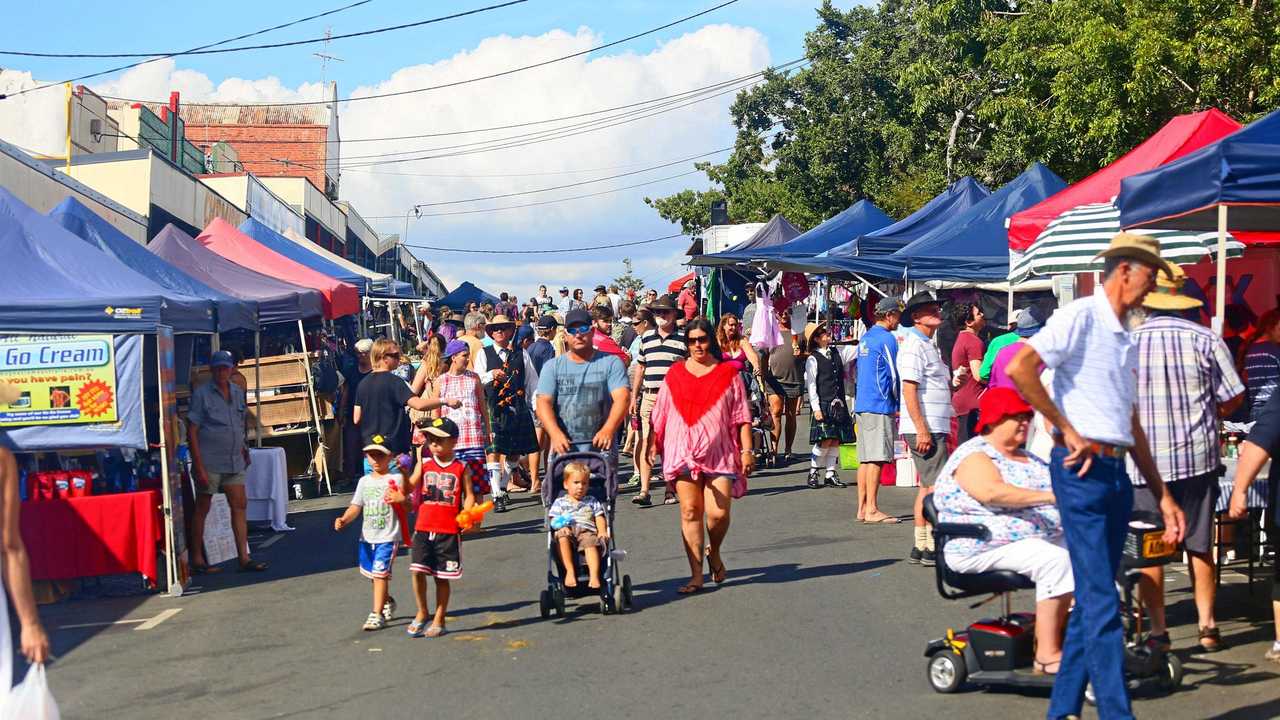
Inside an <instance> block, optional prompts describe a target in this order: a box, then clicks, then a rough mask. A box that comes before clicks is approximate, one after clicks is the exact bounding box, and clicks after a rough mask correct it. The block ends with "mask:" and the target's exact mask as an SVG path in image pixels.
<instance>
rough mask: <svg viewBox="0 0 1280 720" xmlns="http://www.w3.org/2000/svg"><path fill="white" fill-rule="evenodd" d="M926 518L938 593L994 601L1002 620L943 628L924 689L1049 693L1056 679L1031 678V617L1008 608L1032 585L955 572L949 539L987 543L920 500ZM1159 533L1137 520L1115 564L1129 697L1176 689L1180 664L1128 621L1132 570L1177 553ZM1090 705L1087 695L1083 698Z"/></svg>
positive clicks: (993, 574) (1014, 578)
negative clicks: (946, 556) (947, 553)
mask: <svg viewBox="0 0 1280 720" xmlns="http://www.w3.org/2000/svg"><path fill="white" fill-rule="evenodd" d="M925 515H926V517H927V518H928V520H929V522H930V523H931V524H932V525H933V533H934V544H935V545H936V546H937V548H938V564H937V565H936V566H935V567H936V577H937V585H938V593H939V594H940V595H942V597H944V598H947V599H948V600H958V599H961V598H967V597H975V596H980V595H989V596H991V597H989V598H988V599H987V600H983V601H981V602H978V603H976V604H974V605H972V606H971V607H973V608H976V607H979V606H980V605H983V604H985V603H987V602H989V601H990V600H995V599H997V598H998V599H1000V600H1001V602H1002V603H1003V608H1002V614H1001V615H1000V617H998V618H987V619H982V620H979V621H977V622H975V623H973V624H971V625H969V627H967V628H965V629H963V630H959V631H957V630H955V629H948V630H947V633H946V636H945V637H942V638H939V639H937V640H933V641H931V642H930V643H929V645H928V647H926V648H925V651H924V654H925V657H926V658H928V666H927V668H928V672H927V676H928V679H929V685H931V686H932V687H933V689H934V690H935V691H937V692H940V693H954V692H957V691H959V690H960V689H961V688H963V687H964V686H965V684H966V683H972V684H974V685H978V686H983V687H1018V688H1052V687H1053V680H1054V676H1053V675H1051V674H1043V673H1036V672H1034V670H1033V661H1034V659H1035V643H1034V638H1035V620H1036V619H1035V615H1033V614H1030V613H1015V612H1012V610H1011V607H1010V593H1012V592H1013V591H1015V590H1029V589H1034V588H1035V584H1034V583H1032V582H1031V580H1030V578H1027V577H1025V576H1023V575H1019V574H1017V573H1014V572H1010V571H1007V570H994V571H990V572H985V573H958V572H955V571H953V570H950V569H949V568H948V567H947V564H946V562H944V560H943V549H944V547H945V546H946V543H947V541H949V540H952V539H955V538H963V537H969V538H977V539H985V538H986V537H988V530H987V528H986V527H985V526H983V525H979V524H960V523H938V521H937V519H938V516H937V511H936V509H935V508H934V505H933V497H932V496H930V497H927V498H925ZM1163 534H1164V527H1163V525H1162V522H1161V520H1160V519H1159V518H1158V517H1154V518H1153V517H1151V516H1147V515H1142V514H1139V513H1135V514H1134V517H1133V519H1132V520H1130V523H1129V534H1128V537H1127V538H1126V539H1125V549H1124V556H1123V559H1122V560H1121V567H1120V573H1119V575H1120V577H1119V578H1117V580H1118V581H1119V584H1120V586H1121V590H1122V593H1121V609H1122V612H1123V613H1124V617H1125V618H1126V622H1125V677H1126V683H1127V685H1128V687H1129V690H1130V691H1135V690H1145V689H1157V690H1159V691H1162V692H1172V691H1173V690H1175V689H1176V688H1177V687H1178V686H1179V685H1180V684H1181V683H1182V664H1181V662H1180V661H1179V660H1178V658H1177V657H1176V656H1175V655H1173V654H1172V653H1168V652H1165V651H1163V650H1160V649H1159V648H1156V647H1153V646H1151V645H1149V644H1147V643H1145V642H1143V641H1142V623H1141V616H1140V615H1137V616H1135V614H1134V607H1135V601H1134V588H1135V586H1136V585H1137V582H1138V576H1139V573H1138V570H1139V569H1141V568H1144V567H1150V566H1154V565H1162V564H1164V563H1167V562H1169V561H1170V560H1172V559H1173V558H1174V556H1175V554H1176V552H1177V548H1176V547H1173V546H1170V545H1168V544H1167V543H1165V542H1164V541H1163V539H1162V537H1161V536H1162V535H1163ZM1085 699H1086V700H1087V701H1088V702H1090V703H1092V702H1093V694H1092V688H1089V689H1088V690H1087V691H1086V693H1085Z"/></svg>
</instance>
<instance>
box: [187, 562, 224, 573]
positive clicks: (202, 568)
mask: <svg viewBox="0 0 1280 720" xmlns="http://www.w3.org/2000/svg"><path fill="white" fill-rule="evenodd" d="M191 572H192V573H194V574H196V575H216V574H218V573H220V572H222V568H220V567H218V566H217V565H209V564H207V563H201V564H199V565H197V564H195V563H192V564H191Z"/></svg>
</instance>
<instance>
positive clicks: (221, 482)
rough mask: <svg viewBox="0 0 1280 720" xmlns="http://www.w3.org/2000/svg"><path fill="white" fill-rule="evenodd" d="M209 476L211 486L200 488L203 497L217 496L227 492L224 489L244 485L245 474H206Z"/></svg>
mask: <svg viewBox="0 0 1280 720" xmlns="http://www.w3.org/2000/svg"><path fill="white" fill-rule="evenodd" d="M205 474H206V475H208V476H209V484H208V485H206V486H204V487H202V488H199V491H200V494H201V495H217V494H218V493H220V492H225V490H224V488H225V487H226V486H228V485H244V473H243V472H238V473H220V472H211V473H205Z"/></svg>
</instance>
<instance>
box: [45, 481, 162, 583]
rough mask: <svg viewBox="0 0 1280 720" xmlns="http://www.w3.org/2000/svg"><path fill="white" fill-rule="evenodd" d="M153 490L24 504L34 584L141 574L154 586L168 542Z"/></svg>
mask: <svg viewBox="0 0 1280 720" xmlns="http://www.w3.org/2000/svg"><path fill="white" fill-rule="evenodd" d="M160 504H161V501H160V493H158V492H156V491H155V490H145V491H143V492H134V493H120V494H117V495H93V496H90V497H82V498H70V499H67V500H45V501H36V502H24V503H22V522H21V525H22V541H23V542H24V543H26V546H27V555H28V556H30V558H31V578H32V579H33V580H69V579H72V578H81V577H93V576H95V575H115V574H122V573H130V572H136V573H142V574H143V575H144V576H146V578H147V582H148V583H150V584H151V585H154V584H155V581H156V545H157V543H159V542H160V539H161V538H162V537H163V536H164V535H163V531H162V526H161V524H160Z"/></svg>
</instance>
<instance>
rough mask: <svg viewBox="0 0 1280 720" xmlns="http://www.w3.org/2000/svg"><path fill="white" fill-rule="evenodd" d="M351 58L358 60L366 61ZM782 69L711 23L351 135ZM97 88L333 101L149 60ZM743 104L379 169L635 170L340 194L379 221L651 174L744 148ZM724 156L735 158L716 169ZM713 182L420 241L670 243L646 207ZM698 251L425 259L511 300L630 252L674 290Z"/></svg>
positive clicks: (442, 102)
mask: <svg viewBox="0 0 1280 720" xmlns="http://www.w3.org/2000/svg"><path fill="white" fill-rule="evenodd" d="M610 39H613V38H607V37H603V36H601V35H599V34H597V33H595V32H593V31H592V30H590V29H589V28H586V27H582V28H578V29H577V30H576V31H573V32H568V31H564V30H553V31H550V32H547V33H544V34H542V35H537V36H520V37H513V36H509V35H499V36H494V37H489V38H486V39H484V40H483V41H481V42H480V43H479V44H477V45H476V46H475V47H473V48H470V49H466V50H463V51H460V52H458V53H456V54H455V55H453V56H452V57H449V58H447V59H445V60H441V61H439V62H435V63H430V64H424V65H417V66H411V67H406V68H402V69H400V70H398V71H396V72H395V73H393V74H392V75H391V76H390V77H388V78H387V79H385V80H383V81H381V82H378V83H374V84H371V85H366V86H361V87H358V88H355V89H354V90H353V91H352V92H351V95H352V96H363V95H372V94H381V93H386V92H396V91H401V90H408V89H412V88H419V87H424V86H431V85H440V84H445V83H449V82H455V81H458V80H464V79H468V78H474V77H477V76H482V75H488V74H490V73H497V72H501V71H503V70H506V69H509V68H512V67H517V66H520V65H525V64H529V63H531V62H536V61H539V60H542V59H545V58H553V57H558V56H562V55H567V54H570V53H573V52H577V51H581V50H585V49H586V48H589V47H592V46H594V45H597V44H600V43H602V42H607V41H608V40H610ZM347 60H348V62H352V61H355V60H358V58H350V57H349V58H347ZM769 61H770V55H769V50H768V46H767V42H766V39H765V37H764V36H763V35H762V34H761V33H760V32H759V31H757V30H755V29H753V28H747V27H741V26H733V25H724V24H718V25H707V26H704V27H702V28H699V29H698V30H696V31H692V32H689V33H687V34H684V35H681V36H679V37H676V38H674V39H671V40H669V41H666V42H663V43H661V44H660V45H659V46H658V47H656V48H654V49H653V50H652V51H650V52H647V53H637V52H630V51H624V52H619V53H616V54H609V55H589V56H584V57H579V58H574V59H572V60H567V61H563V62H558V63H553V64H551V65H548V66H545V67H541V68H536V69H533V70H528V71H524V72H520V73H516V74H513V75H510V76H506V77H502V78H495V79H492V80H485V81H481V82H476V83H471V84H466V85H460V86H458V87H453V88H446V89H441V90H437V91H431V92H425V93H416V94H412V95H404V96H400V97H395V98H388V99H379V100H370V101H365V102H353V103H347V104H344V105H342V106H341V108H340V111H339V112H340V115H339V123H340V125H339V127H340V131H341V135H342V137H343V138H347V139H352V138H367V137H386V136H400V135H415V134H422V133H446V132H453V131H457V130H466V129H473V128H480V127H490V126H497V125H509V124H513V123H522V122H529V121H534V120H541V119H545V118H553V117H560V116H566V115H573V114H576V113H585V112H591V111H595V110H599V109H602V108H607V107H613V106H620V105H626V104H629V103H635V102H638V101H643V100H647V99H651V98H657V97H662V96H667V95H672V94H676V93H682V92H685V91H688V90H692V89H694V88H698V87H702V86H706V85H711V84H714V83H718V82H721V81H725V80H729V79H731V78H735V77H740V76H744V75H748V74H751V73H753V72H756V71H758V70H760V69H761V68H763V67H765V66H766V65H768V63H769ZM94 89H95V90H96V91H98V92H99V93H102V94H111V95H119V96H124V97H143V98H163V97H167V96H168V93H169V91H170V90H178V91H179V92H181V93H182V97H183V100H184V101H186V102H198V101H215V102H269V101H294V100H314V99H317V98H318V97H319V96H320V92H321V87H320V86H319V85H318V84H316V83H307V84H303V85H301V86H299V87H296V88H290V87H286V86H285V85H283V84H282V83H281V82H280V80H279V79H278V78H276V77H273V76H267V77H264V78H259V79H254V80H250V79H243V78H228V79H224V80H222V81H221V82H218V83H214V82H213V81H212V80H211V79H210V78H209V77H208V76H206V75H204V74H203V73H200V72H196V71H192V70H185V69H178V68H177V67H176V66H175V64H174V61H173V60H162V61H157V62H154V63H149V64H147V65H143V66H141V67H138V68H135V69H133V70H130V71H128V72H126V73H124V74H123V75H122V76H120V77H119V78H118V79H115V80H112V81H110V82H106V83H101V84H98V85H95V86H94ZM339 90H340V91H342V90H343V89H342V88H339ZM732 101H733V95H732V94H728V95H725V96H722V97H719V98H716V99H714V100H709V101H706V102H702V103H698V104H695V105H692V106H691V107H688V108H686V109H680V110H675V111H673V112H670V113H666V114H662V115H657V116H656V117H653V118H649V119H645V120H640V121H636V122H632V123H628V124H624V125H620V126H618V127H615V128H610V129H606V130H602V131H599V132H593V133H587V134H582V135H578V136H575V137H572V138H567V139H564V140H559V141H553V142H545V143H540V144H535V145H529V146H525V147H521V148H515V149H510V150H504V151H499V152H488V153H480V154H473V155H467V156H461V157H454V158H447V159H439V160H432V161H423V162H413V163H399V164H393V165H384V166H380V167H374V168H368V169H369V170H374V171H377V172H378V173H422V174H448V175H493V174H519V173H552V172H563V171H568V170H578V169H582V168H612V167H614V166H628V167H627V168H623V169H619V170H604V171H597V172H586V173H581V174H569V175H566V174H548V175H542V176H533V177H507V178H465V177H464V178H457V177H454V178H435V177H408V176H394V175H387V174H371V173H367V172H363V171H356V170H355V169H354V168H353V169H351V170H349V171H346V172H344V173H343V174H342V179H341V195H342V196H343V198H344V199H347V200H350V201H351V202H353V203H354V204H355V205H356V206H357V207H358V208H359V210H360V212H361V214H362V215H365V216H366V217H368V216H376V215H401V216H402V215H403V213H404V212H405V210H406V209H407V208H409V207H410V206H411V205H414V204H417V203H428V202H440V201H445V200H455V199H465V198H472V197H479V196H486V195H497V194H503V193H511V192H519V191H523V190H528V189H535V188H542V187H548V186H553V185H561V184H565V183H570V182H575V181H580V180H589V179H592V178H596V177H604V176H608V175H613V174H616V173H618V172H627V171H629V170H636V169H640V168H642V167H645V166H648V165H656V164H658V163H660V162H664V161H668V160H675V159H677V158H682V157H688V156H692V155H697V154H700V153H705V152H707V151H710V150H714V149H717V148H721V147H726V146H729V145H731V144H732V139H733V129H732V127H731V126H730V124H729V122H728V113H727V108H728V106H729V104H730V103H731V102H732ZM588 119H589V118H588ZM569 122H575V121H569ZM576 122H581V121H576ZM557 124H558V123H557ZM557 124H548V125H538V126H534V127H531V128H521V129H513V130H503V131H493V132H486V133H476V134H466V135H451V136H445V137H435V138H425V139H418V140H401V141H388V142H363V143H344V144H343V146H342V156H343V158H342V159H343V162H344V163H350V162H361V160H358V159H355V158H354V157H353V156H356V155H370V154H375V153H390V152H399V151H406V150H418V149H421V150H427V149H430V148H439V147H441V146H448V145H458V144H462V143H470V142H476V141H481V140H488V139H493V138H498V137H505V136H508V135H516V134H520V133H523V132H529V131H537V130H542V129H548V128H554V127H556V125H557ZM424 154H425V153H424ZM720 158H723V156H718V157H717V158H712V159H720ZM692 169H693V168H692V162H689V163H686V164H682V165H679V166H673V167H669V168H663V169H660V170H655V171H653V172H650V173H645V174H642V175H635V176H631V177H627V178H620V179H618V180H613V181H609V182H605V183H600V184H594V185H587V186H583V187H581V188H574V189H569V190H562V191H554V192H548V193H542V194H536V195H526V196H517V197H513V198H506V199H500V200H493V201H488V202H477V203H469V204H459V205H445V206H439V207H434V208H427V209H424V212H427V213H431V212H447V211H450V210H469V209H480V208H489V207H498V206H505V205H514V204H521V203H525V202H537V201H542V200H551V199H555V198H558V197H565V196H568V195H578V194H585V193H590V192H596V191H601V190H608V189H610V188H614V187H620V186H623V185H631V184H636V183H640V182H645V181H647V180H653V179H657V178H661V177H665V176H668V175H675V174H677V173H680V172H683V171H687V170H692ZM702 181H703V179H702V178H701V177H700V176H697V175H693V176H688V177H685V178H681V179H680V180H676V181H672V182H671V183H665V184H663V185H654V186H650V187H644V188H637V189H633V190H627V191H623V192H620V193H617V194H615V195H605V196H602V197H598V198H591V199H584V200H577V201H571V202H565V203H560V204H553V205H546V206H542V207H534V208H527V209H520V210H511V211H506V212H498V213H492V214H476V215H462V216H454V217H435V218H424V219H422V220H420V221H418V222H416V223H415V224H414V225H413V227H412V229H411V231H410V235H409V242H410V243H411V244H417V245H435V246H444V247H467V248H477V247H490V248H493V249H518V248H526V247H531V248H549V247H583V246H590V245H592V244H593V243H598V244H600V245H608V244H611V243H617V242H626V241H634V240H643V239H647V238H651V237H658V236H662V235H668V234H670V233H672V232H674V231H675V230H674V229H673V228H672V226H670V225H668V224H666V223H665V222H662V221H661V220H660V219H659V218H657V216H656V214H655V213H654V212H653V211H652V210H651V209H650V208H648V207H646V206H645V205H644V204H643V203H642V202H641V198H643V197H644V196H645V195H651V196H653V195H663V194H667V193H669V192H672V191H674V190H676V189H679V188H680V187H691V186H698V185H699V184H700V183H701V182H702ZM375 227H377V228H379V229H380V230H382V231H384V232H388V233H391V232H400V231H401V230H402V227H403V226H402V224H401V222H398V221H384V222H379V223H376V224H375ZM686 245H687V240H684V239H672V240H667V241H663V242H660V243H655V244H653V245H649V246H640V247H631V248H621V249H617V250H601V251H597V252H589V253H582V254H581V255H554V256H510V255H507V256H476V255H451V254H446V253H436V254H434V255H433V253H431V252H429V251H423V250H415V251H414V252H415V254H416V255H418V257H419V258H420V259H423V260H425V261H426V262H428V264H430V265H431V266H432V268H433V270H435V272H436V273H437V274H439V275H440V276H441V277H442V278H443V279H445V280H446V282H448V283H449V284H450V285H451V286H452V285H455V284H456V283H457V282H460V281H461V280H464V279H465V280H471V281H472V282H475V283H476V284H478V285H480V286H481V287H484V288H486V289H490V290H492V291H494V292H497V291H500V290H507V291H511V292H515V293H516V294H517V295H519V296H520V297H526V296H528V295H531V294H532V293H533V291H534V290H535V289H536V287H537V285H538V284H539V283H546V284H547V285H553V284H561V283H564V284H568V285H570V286H571V287H591V286H594V285H595V284H596V283H598V282H608V281H609V280H611V279H612V278H614V277H616V276H617V275H619V274H621V272H622V269H623V268H622V262H621V260H622V258H623V257H631V258H632V259H633V260H634V261H635V263H636V274H637V275H639V276H641V277H643V278H645V280H646V281H647V282H648V283H649V284H650V285H652V286H658V285H665V283H666V282H667V281H668V280H670V279H671V278H674V277H676V276H677V275H679V274H681V272H683V270H682V268H681V267H680V266H679V263H680V260H681V259H682V258H683V255H682V253H683V251H684V249H685V247H686Z"/></svg>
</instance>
